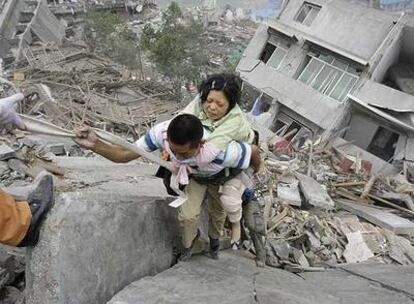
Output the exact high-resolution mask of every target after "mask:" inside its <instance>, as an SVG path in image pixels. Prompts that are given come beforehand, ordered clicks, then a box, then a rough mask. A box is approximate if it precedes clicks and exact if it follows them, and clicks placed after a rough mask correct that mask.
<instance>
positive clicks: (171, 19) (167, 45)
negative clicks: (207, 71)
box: [141, 1, 208, 88]
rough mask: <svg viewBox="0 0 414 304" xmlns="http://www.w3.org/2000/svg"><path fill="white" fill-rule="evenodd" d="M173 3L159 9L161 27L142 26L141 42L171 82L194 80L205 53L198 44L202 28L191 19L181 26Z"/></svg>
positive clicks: (178, 12)
mask: <svg viewBox="0 0 414 304" xmlns="http://www.w3.org/2000/svg"><path fill="white" fill-rule="evenodd" d="M182 17H183V14H182V11H181V9H180V7H179V6H178V4H177V2H174V1H173V2H171V4H170V6H169V7H168V8H167V9H166V10H165V11H164V12H163V15H162V23H161V26H160V27H159V28H157V29H155V28H153V27H152V26H151V25H146V26H145V27H144V29H143V32H142V36H141V45H142V46H143V48H144V49H146V50H148V51H149V54H150V57H151V59H152V60H153V61H154V63H155V64H156V65H157V67H158V69H159V70H160V71H161V72H162V73H163V74H164V75H166V76H168V77H169V78H170V79H172V80H173V81H174V82H176V87H177V88H179V87H180V85H179V84H178V83H179V82H183V81H185V80H188V81H197V80H198V79H199V75H200V73H201V72H202V67H203V65H205V64H206V63H207V62H208V55H207V54H206V53H205V51H204V50H203V49H202V47H201V42H200V39H199V37H200V34H201V33H202V31H203V27H202V25H201V24H200V23H197V22H195V21H193V22H191V23H190V24H188V25H185V24H184V23H183V20H182Z"/></svg>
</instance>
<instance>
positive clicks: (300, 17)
mask: <svg viewBox="0 0 414 304" xmlns="http://www.w3.org/2000/svg"><path fill="white" fill-rule="evenodd" d="M320 10H321V7H320V6H319V5H316V4H312V3H309V2H304V3H303V4H302V6H301V7H300V9H299V11H298V13H297V14H296V17H295V21H297V22H300V23H302V24H304V25H307V26H309V25H311V23H312V21H313V20H314V19H315V18H316V16H317V15H318V13H319V11H320Z"/></svg>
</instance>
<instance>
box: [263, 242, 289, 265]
mask: <svg viewBox="0 0 414 304" xmlns="http://www.w3.org/2000/svg"><path fill="white" fill-rule="evenodd" d="M268 241H269V243H270V246H272V248H273V250H274V252H275V254H276V256H277V257H278V258H279V259H281V260H286V261H287V260H289V254H290V249H291V248H290V245H289V243H288V242H286V241H285V240H268Z"/></svg>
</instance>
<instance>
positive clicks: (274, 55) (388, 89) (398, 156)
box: [237, 0, 414, 172]
mask: <svg viewBox="0 0 414 304" xmlns="http://www.w3.org/2000/svg"><path fill="white" fill-rule="evenodd" d="M237 70H238V71H239V72H240V75H241V77H242V78H243V80H244V93H245V94H244V96H249V98H248V100H249V101H251V102H253V101H254V100H255V99H256V98H257V97H259V96H260V97H261V98H262V100H263V101H264V104H265V106H264V109H265V110H266V111H267V112H268V113H270V114H271V115H269V116H270V117H271V119H269V120H268V122H267V127H269V128H270V129H271V130H272V131H274V132H277V134H279V135H284V134H287V133H291V134H292V135H291V136H290V138H291V139H292V140H293V141H296V142H300V141H301V139H303V138H306V137H313V138H315V136H316V135H322V136H323V137H325V138H326V137H328V136H332V135H337V136H339V137H340V138H339V139H338V140H337V141H340V142H342V141H343V142H344V140H345V141H348V142H349V143H352V145H350V144H348V145H347V149H348V152H349V153H351V154H354V155H357V154H363V157H364V158H365V159H368V160H369V161H371V163H372V164H373V169H374V170H375V171H382V172H384V171H388V172H389V171H390V170H393V168H394V167H393V166H391V165H390V164H391V163H394V164H395V162H398V161H401V160H406V161H414V15H413V14H407V13H406V14H393V13H390V12H386V11H382V10H378V9H374V8H372V7H369V6H367V5H363V3H360V2H358V1H347V0H312V1H301V0H291V1H285V2H284V4H283V7H282V9H281V12H280V14H279V16H278V17H277V18H276V19H275V20H272V21H269V22H268V23H267V24H262V25H261V26H260V27H259V28H258V30H257V31H256V33H255V35H254V37H253V39H252V40H251V42H250V44H249V45H248V47H247V49H246V50H245V52H244V55H243V57H242V59H241V61H240V63H239V65H238V67H237ZM367 152H368V153H367Z"/></svg>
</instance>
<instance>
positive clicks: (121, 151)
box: [75, 126, 140, 163]
mask: <svg viewBox="0 0 414 304" xmlns="http://www.w3.org/2000/svg"><path fill="white" fill-rule="evenodd" d="M75 134H76V139H75V142H76V143H77V144H79V145H80V146H82V147H84V148H87V149H89V150H92V151H93V152H95V153H98V154H99V155H102V156H103V157H105V158H107V159H109V160H111V161H113V162H116V163H127V162H130V161H131V160H134V159H137V158H138V157H140V155H139V154H137V153H134V152H132V151H129V150H127V149H125V148H123V147H120V146H117V145H113V144H109V143H106V142H103V141H101V140H100V139H99V138H98V136H97V135H96V134H95V132H94V131H93V130H92V128H90V127H89V126H82V127H80V128H78V129H76V130H75Z"/></svg>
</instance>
